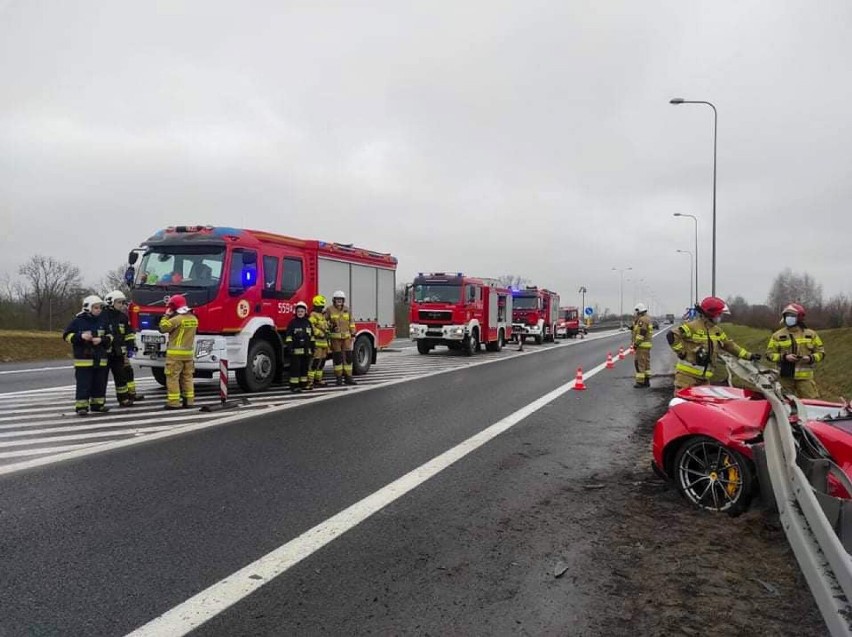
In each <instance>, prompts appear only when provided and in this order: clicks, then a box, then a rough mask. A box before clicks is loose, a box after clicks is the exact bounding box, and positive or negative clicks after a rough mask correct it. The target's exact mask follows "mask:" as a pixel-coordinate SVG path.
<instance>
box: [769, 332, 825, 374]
mask: <svg viewBox="0 0 852 637" xmlns="http://www.w3.org/2000/svg"><path fill="white" fill-rule="evenodd" d="M787 354H795V355H796V356H801V357H804V356H810V357H812V358H811V361H810V362H805V361H803V360H798V361H796V362H795V363H790V362H787V361H786V360H785V359H784V357H785V356H786V355H787ZM766 358H768V359H769V360H770V361H772V362H773V363H777V364H778V366H779V368H780V371H781V376H782V377H783V378H794V379H795V380H809V379H811V378H813V377H814V366H815V365H816V364H817V363H819V362H820V361H822V360H823V359H824V358H825V347H824V346H823V344H822V339H821V338H820V337H819V334H817V333H816V332H815V331H813V330H812V329H810V328H808V327H805V328H803V327H801V326H798V325H797V326H795V327H783V328H781V329H780V330H778V331H777V332H775V333H774V334H773V335H772V336H770V337H769V343H767V345H766Z"/></svg>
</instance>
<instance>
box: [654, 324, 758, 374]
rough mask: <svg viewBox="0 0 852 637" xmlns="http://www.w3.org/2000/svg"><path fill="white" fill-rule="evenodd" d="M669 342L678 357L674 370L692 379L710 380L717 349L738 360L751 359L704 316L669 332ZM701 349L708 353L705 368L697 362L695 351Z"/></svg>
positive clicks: (747, 352) (745, 351) (746, 351)
mask: <svg viewBox="0 0 852 637" xmlns="http://www.w3.org/2000/svg"><path fill="white" fill-rule="evenodd" d="M669 343H670V345H671V348H672V350H674V352H675V354H677V355H678V358H679V360H678V361H677V363H676V364H675V370H676V371H678V372H683V373H684V374H687V375H689V376H692V377H695V378H702V379H708V380H709V379H710V378H713V367H714V366H715V364H716V360H717V358H718V356H719V349H723V350H725V351H726V352H728V353H729V354H732V355H734V356H736V357H737V358H749V357H750V356H751V354H750V352H749V351H748V350H746V349H745V348H742V347H740V346H739V345H737V344H736V343H735V342H734V341H732V340H731V339H730V338H728V335H727V334H725V332H724V330H722V328H721V327H720V326H719V325H717V324H716V323H713V322H712V321H709V320H707V319H706V318H704V317H698V318H697V319H694V320H692V321H689V322H688V323H684V324H683V325H680V326H678V327H677V329H674V330H672V331H671V332H670V339H669ZM702 347H703V348H704V350H705V352H707V364H706V365H699V364H698V361H697V360H696V357H697V354H698V350H699V349H700V348H702ZM681 356H682V358H681Z"/></svg>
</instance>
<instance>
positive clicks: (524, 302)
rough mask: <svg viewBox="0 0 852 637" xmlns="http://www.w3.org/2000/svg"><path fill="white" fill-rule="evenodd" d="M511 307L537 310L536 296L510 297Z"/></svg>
mask: <svg viewBox="0 0 852 637" xmlns="http://www.w3.org/2000/svg"><path fill="white" fill-rule="evenodd" d="M512 307H513V308H514V309H516V310H537V309H538V297H537V296H516V297H515V298H513V299H512Z"/></svg>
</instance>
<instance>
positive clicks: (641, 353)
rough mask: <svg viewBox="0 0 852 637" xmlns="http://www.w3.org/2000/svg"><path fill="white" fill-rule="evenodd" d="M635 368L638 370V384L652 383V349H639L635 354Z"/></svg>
mask: <svg viewBox="0 0 852 637" xmlns="http://www.w3.org/2000/svg"><path fill="white" fill-rule="evenodd" d="M633 367H634V368H635V369H636V377H635V378H636V384H637V385H648V384H649V383H650V381H651V349H650V348H648V347H638V348H636V350H634V354H633Z"/></svg>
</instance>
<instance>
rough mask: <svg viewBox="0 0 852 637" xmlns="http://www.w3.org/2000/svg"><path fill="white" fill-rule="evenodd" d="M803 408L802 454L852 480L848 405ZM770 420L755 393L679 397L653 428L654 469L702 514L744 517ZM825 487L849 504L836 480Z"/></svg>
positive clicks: (712, 389) (726, 390)
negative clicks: (827, 463)
mask: <svg viewBox="0 0 852 637" xmlns="http://www.w3.org/2000/svg"><path fill="white" fill-rule="evenodd" d="M802 404H803V405H804V407H805V409H806V413H807V421H806V422H804V423H802V424H803V426H802V427H795V428H794V435H796V436H797V444H798V445H799V454H800V455H808V454H810V455H811V456H813V457H819V458H828V459H830V460H832V461H833V462H834V464H836V465H837V466H838V467H839V468H840V469H841V470H842V471H843V473H845V474H846V476H850V477H852V411H850V408H849V405H843V404H841V403H830V402H825V401H819V400H805V401H802ZM770 415H771V407H770V403H769V401H768V400H767V399H766V398H765V397H764V396H763V395H762V394H760V393H758V392H755V391H750V390H745V389H737V388H734V387H723V386H715V385H704V386H701V387H693V388H690V389H684V390H681V391H680V392H678V394H677V397H675V398H673V399H672V400H671V402H670V403H669V410H668V411H667V412H666V413H665V414H664V415H663V417H662V418H660V419H659V420H658V421H657V423H656V425H655V426H654V442H653V452H654V460H653V468H654V470H655V471H656V472H657V473H658V474H659V475H661V476H663V477H665V478H667V479H670V480H673V481H674V483H675V484H676V485H677V488H678V490H679V491H680V492H681V493H682V494H683V495H684V497H686V499H687V500H689V501H690V502H692V503H693V504H695V505H696V506H698V507H700V508H702V509H707V510H709V511H727V512H729V513H732V514H733V513H739V512H742V511H743V510H745V509H746V508H747V507H748V504H749V501H750V500H751V497H752V495H753V494H754V492H755V490H756V487H757V474H758V471H757V469H756V463H755V457H756V455H759V453H760V449H761V447H762V445H763V428H764V427H765V426H766V423H767V420H768V419H769V417H770ZM826 480H827V483H826V486H827V489H826V491H827V493H828V494H829V495H832V496H835V497H840V498H849V497H850V494H849V493H848V492H847V489H845V488H844V486H843V485H842V484H841V482H840V481H838V480H837V479H836V478H835V477H834V476H832V475H828V476H827V478H826Z"/></svg>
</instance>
